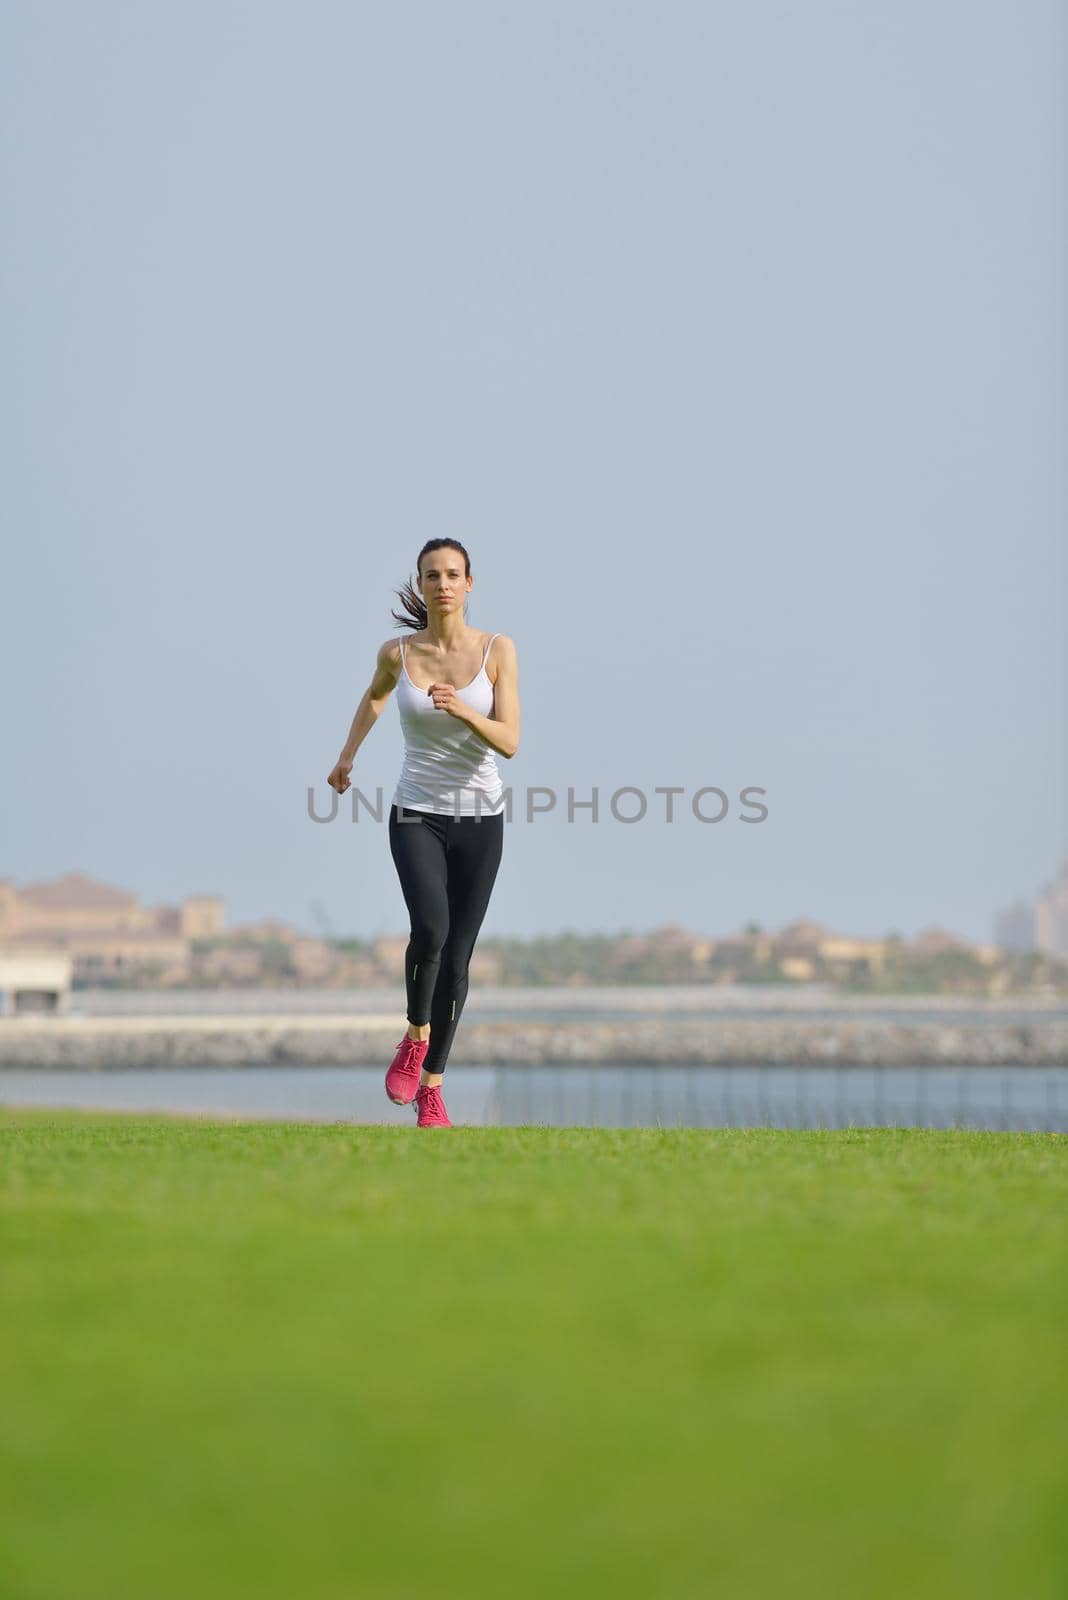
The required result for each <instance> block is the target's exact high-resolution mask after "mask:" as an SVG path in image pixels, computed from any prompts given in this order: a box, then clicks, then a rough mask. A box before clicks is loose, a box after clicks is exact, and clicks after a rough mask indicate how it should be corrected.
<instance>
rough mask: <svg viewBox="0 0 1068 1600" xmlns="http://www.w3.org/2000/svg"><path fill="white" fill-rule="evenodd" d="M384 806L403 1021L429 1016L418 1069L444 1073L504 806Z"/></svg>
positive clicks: (496, 862)
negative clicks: (405, 931) (397, 914)
mask: <svg viewBox="0 0 1068 1600" xmlns="http://www.w3.org/2000/svg"><path fill="white" fill-rule="evenodd" d="M399 810H400V808H399V807H398V806H396V805H392V806H391V807H390V811H389V848H390V851H391V853H392V855H393V862H394V865H395V866H396V868H397V875H398V877H399V878H400V882H401V889H402V890H403V891H404V900H405V904H406V905H407V907H408V916H409V919H410V922H411V938H410V939H409V941H408V948H407V950H406V952H405V956H404V987H405V990H406V991H407V999H408V1021H409V1022H410V1023H412V1024H414V1025H415V1026H423V1025H425V1024H426V1023H427V1022H429V1023H430V1046H429V1048H428V1050H427V1053H426V1056H425V1057H424V1059H423V1071H424V1072H444V1071H445V1063H446V1061H447V1060H448V1058H449V1050H450V1049H451V1047H452V1041H453V1035H454V1034H455V1032H456V1029H457V1026H458V1024H459V1021H460V1015H461V1013H462V1011H463V1008H464V1001H465V1000H466V999H467V968H468V964H469V962H470V960H471V952H472V951H473V950H474V948H475V940H476V939H477V938H478V930H479V929H480V928H481V926H482V919H483V917H484V916H485V915H486V907H487V906H488V905H489V898H490V892H491V891H492V889H493V884H494V880H495V879H496V877H497V868H498V867H499V866H500V864H501V852H502V850H503V847H504V812H503V811H498V812H496V813H495V814H492V813H486V812H483V813H482V814H481V815H480V816H470V817H457V816H454V815H453V814H452V813H451V812H432V811H415V810H413V809H412V808H411V806H405V807H404V817H405V820H404V821H403V822H402V821H400V820H399Z"/></svg>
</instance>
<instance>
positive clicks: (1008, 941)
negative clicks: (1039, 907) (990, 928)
mask: <svg viewBox="0 0 1068 1600" xmlns="http://www.w3.org/2000/svg"><path fill="white" fill-rule="evenodd" d="M994 943H995V944H996V945H997V946H998V948H999V949H1001V950H1033V949H1034V948H1035V911H1034V907H1033V906H1029V905H1028V904H1027V901H1026V900H1016V901H1014V902H1013V904H1012V905H1011V906H1007V907H1006V909H1005V910H1004V911H999V912H998V914H997V916H996V917H995V918H994Z"/></svg>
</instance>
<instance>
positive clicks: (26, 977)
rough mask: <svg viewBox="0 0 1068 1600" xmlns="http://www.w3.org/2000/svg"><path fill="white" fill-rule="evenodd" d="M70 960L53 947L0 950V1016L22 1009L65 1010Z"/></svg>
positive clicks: (67, 997) (70, 969) (71, 964)
mask: <svg viewBox="0 0 1068 1600" xmlns="http://www.w3.org/2000/svg"><path fill="white" fill-rule="evenodd" d="M72 971H73V962H72V961H71V958H70V956H66V955H62V954H61V953H59V952H57V951H55V950H19V951H11V950H3V949H0V1017H13V1016H15V1015H16V1013H17V1012H21V1011H52V1012H65V1011H66V1010H67V1009H68V1007H69V1005H70V981H71V974H72Z"/></svg>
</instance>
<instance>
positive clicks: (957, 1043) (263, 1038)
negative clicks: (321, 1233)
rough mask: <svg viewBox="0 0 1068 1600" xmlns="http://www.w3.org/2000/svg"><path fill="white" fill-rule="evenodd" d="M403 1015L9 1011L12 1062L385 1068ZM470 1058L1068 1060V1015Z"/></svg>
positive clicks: (468, 1028)
mask: <svg viewBox="0 0 1068 1600" xmlns="http://www.w3.org/2000/svg"><path fill="white" fill-rule="evenodd" d="M403 1029H404V1021H403V1013H397V1014H396V1015H394V1014H393V1013H381V1014H367V1015H320V1016H316V1015H306V1014H305V1015H274V1016H256V1015H250V1016H236V1017H229V1016H220V1017H210V1016H200V1017H197V1016H156V1017H85V1016H81V1017H69V1016H67V1017H62V1016H61V1017H40V1016H37V1017H19V1016H16V1017H6V1018H2V1019H0V1068H3V1067H5V1066H6V1067H37V1068H60V1067H66V1068H71V1067H76V1068H84V1069H86V1070H89V1071H101V1070H105V1069H108V1068H116V1067H120V1068H121V1067H160V1068H165V1067H235V1066H384V1065H385V1064H386V1063H388V1062H389V1060H390V1059H391V1057H392V1055H393V1051H394V1049H395V1047H396V1043H397V1041H398V1040H399V1038H400V1036H401V1033H402V1032H403ZM450 1062H451V1064H455V1065H458V1066H461V1065H462V1066H476V1065H482V1064H484V1065H493V1066H507V1065H508V1064H509V1063H515V1065H516V1066H532V1065H542V1064H549V1063H557V1064H564V1065H576V1066H581V1065H585V1064H593V1063H597V1062H606V1063H627V1062H634V1063H643V1064H650V1063H651V1064H656V1063H664V1064H670V1065H678V1066H682V1065H725V1066H726V1065H762V1064H763V1065H777V1064H778V1065H783V1066H804V1065H813V1066H815V1065H821V1066H827V1065H834V1064H836V1063H839V1064H842V1065H846V1064H849V1065H858V1066H919V1065H925V1064H934V1065H945V1066H952V1065H960V1066H1047V1065H1049V1066H1066V1065H1068V1018H1066V1017H1065V1015H1064V1012H1063V1010H1060V1011H1058V1012H1056V1013H1054V1014H1053V1015H1051V1016H1043V1015H1041V1013H1038V1012H1036V1013H1035V1015H1034V1016H1033V1017H1028V1019H1027V1020H1026V1021H1020V1020H1018V1019H1015V1020H1012V1021H1008V1020H999V1019H998V1017H997V1015H996V1013H995V1014H991V1015H990V1016H989V1018H988V1019H987V1020H981V1021H974V1020H969V1021H963V1020H962V1021H960V1022H958V1021H956V1020H953V1021H946V1020H935V1019H933V1018H916V1017H915V1016H913V1017H910V1018H908V1019H907V1020H905V1019H896V1018H886V1017H878V1018H877V1017H866V1018H865V1017H860V1016H857V1015H856V1014H854V1015H843V1016H842V1017H840V1018H831V1019H828V1018H826V1017H822V1018H814V1017H806V1016H804V1015H802V1014H799V1015H797V1016H793V1017H789V1018H770V1017H753V1018H740V1019H739V1018H737V1017H731V1018H726V1017H725V1018H723V1019H709V1018H707V1017H706V1018H702V1019H694V1018H686V1017H684V1016H683V1017H665V1018H663V1019H658V1018H656V1017H634V1018H628V1019H626V1020H623V1021H596V1022H588V1021H581V1022H579V1021H571V1022H568V1021H554V1022H540V1021H537V1020H533V1019H532V1020H524V1021H509V1022H487V1021H483V1022H479V1021H478V1020H477V1019H475V1018H474V1017H472V1019H471V1020H470V1021H468V1020H467V1019H465V1021H464V1025H463V1031H462V1035H458V1036H457V1041H456V1045H455V1046H454V1048H453V1053H452V1056H451V1058H450Z"/></svg>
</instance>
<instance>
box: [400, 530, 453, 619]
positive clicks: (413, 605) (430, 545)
mask: <svg viewBox="0 0 1068 1600" xmlns="http://www.w3.org/2000/svg"><path fill="white" fill-rule="evenodd" d="M431 550H459V552H460V554H461V555H462V556H463V558H464V576H465V577H466V578H469V577H470V576H471V557H470V556H469V555H468V553H467V551H466V550H465V549H464V547H463V545H462V544H461V543H460V541H459V540H458V539H428V540H427V542H426V544H425V545H424V546H423V548H422V549H421V550H420V552H419V555H418V558H417V560H416V563H415V570H416V572H417V573H418V574H419V576H420V578H421V577H422V576H423V571H422V568H423V557H424V556H426V555H429V554H430V552H431ZM393 593H394V594H396V595H399V596H400V603H401V605H402V606H403V607H404V609H405V611H406V612H407V616H400V615H398V613H397V612H396V611H391V612H390V616H391V617H392V618H393V619H394V621H395V622H399V623H400V624H401V626H402V627H404V628H412V629H416V630H417V629H419V628H425V627H426V621H427V609H426V606H425V605H424V603H423V599H422V596H421V595H420V593H419V590H418V589H416V588H415V586H414V585H413V583H412V581H411V579H410V578H409V580H408V582H407V583H406V584H405V585H404V588H403V589H394V591H393ZM464 615H465V616H466V615H467V601H466V600H465V601H464Z"/></svg>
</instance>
